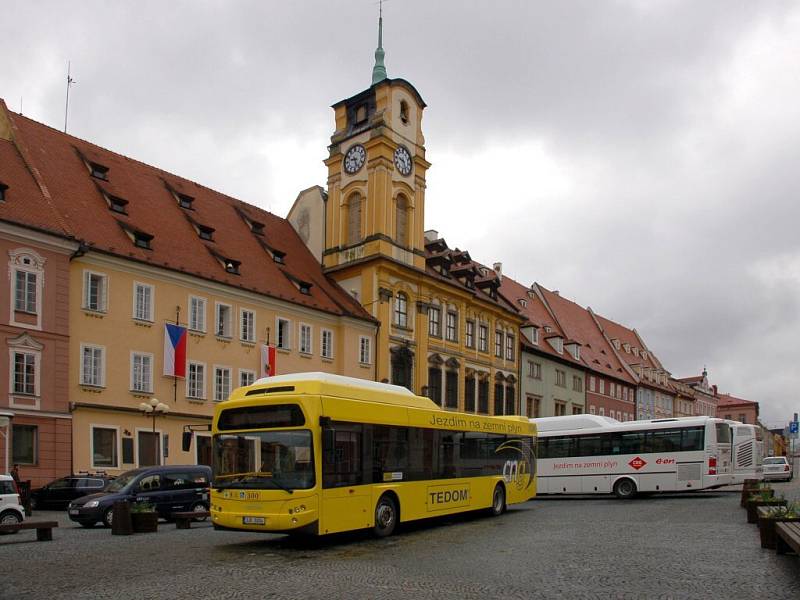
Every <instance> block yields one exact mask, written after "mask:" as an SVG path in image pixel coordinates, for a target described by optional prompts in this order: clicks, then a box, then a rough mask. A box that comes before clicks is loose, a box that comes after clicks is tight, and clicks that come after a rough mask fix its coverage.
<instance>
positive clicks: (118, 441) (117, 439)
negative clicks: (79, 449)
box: [89, 423, 122, 469]
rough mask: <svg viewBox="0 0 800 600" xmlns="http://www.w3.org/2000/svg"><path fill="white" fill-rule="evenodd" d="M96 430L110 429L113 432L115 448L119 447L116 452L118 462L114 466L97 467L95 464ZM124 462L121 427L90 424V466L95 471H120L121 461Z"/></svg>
mask: <svg viewBox="0 0 800 600" xmlns="http://www.w3.org/2000/svg"><path fill="white" fill-rule="evenodd" d="M95 429H109V430H113V431H114V432H115V433H114V440H115V444H114V445H115V446H116V447H117V451H116V452H115V455H116V462H115V463H114V464H113V465H97V464H95V462H94V430H95ZM121 460H122V440H121V439H120V435H119V427H118V426H117V425H101V424H99V423H90V424H89V464H91V465H92V468H93V469H119V468H120V461H121Z"/></svg>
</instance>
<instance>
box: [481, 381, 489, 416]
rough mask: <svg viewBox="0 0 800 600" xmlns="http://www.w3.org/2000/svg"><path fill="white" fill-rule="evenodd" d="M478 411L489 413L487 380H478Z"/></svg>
mask: <svg viewBox="0 0 800 600" xmlns="http://www.w3.org/2000/svg"><path fill="white" fill-rule="evenodd" d="M478 412H479V413H483V414H488V413H489V380H488V379H481V380H479V381H478Z"/></svg>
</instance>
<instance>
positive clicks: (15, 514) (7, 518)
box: [0, 475, 25, 525]
mask: <svg viewBox="0 0 800 600" xmlns="http://www.w3.org/2000/svg"><path fill="white" fill-rule="evenodd" d="M24 519H25V509H24V508H23V507H22V505H21V504H20V501H19V493H18V492H17V485H16V484H15V483H14V479H13V478H12V477H11V475H0V525H13V524H16V523H22V521H23V520H24Z"/></svg>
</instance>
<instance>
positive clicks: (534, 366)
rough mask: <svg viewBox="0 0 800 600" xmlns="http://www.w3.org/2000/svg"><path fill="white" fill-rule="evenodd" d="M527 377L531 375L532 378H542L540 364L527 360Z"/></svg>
mask: <svg viewBox="0 0 800 600" xmlns="http://www.w3.org/2000/svg"><path fill="white" fill-rule="evenodd" d="M528 377H531V378H533V379H541V378H542V365H541V364H539V363H537V362H533V361H529V362H528Z"/></svg>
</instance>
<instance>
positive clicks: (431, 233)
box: [425, 229, 439, 242]
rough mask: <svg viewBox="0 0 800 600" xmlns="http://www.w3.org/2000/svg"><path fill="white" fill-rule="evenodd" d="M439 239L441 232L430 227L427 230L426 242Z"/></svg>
mask: <svg viewBox="0 0 800 600" xmlns="http://www.w3.org/2000/svg"><path fill="white" fill-rule="evenodd" d="M438 239H439V232H438V231H436V230H435V229H428V230H427V231H426V232H425V241H426V242H435V241H436V240H438Z"/></svg>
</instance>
